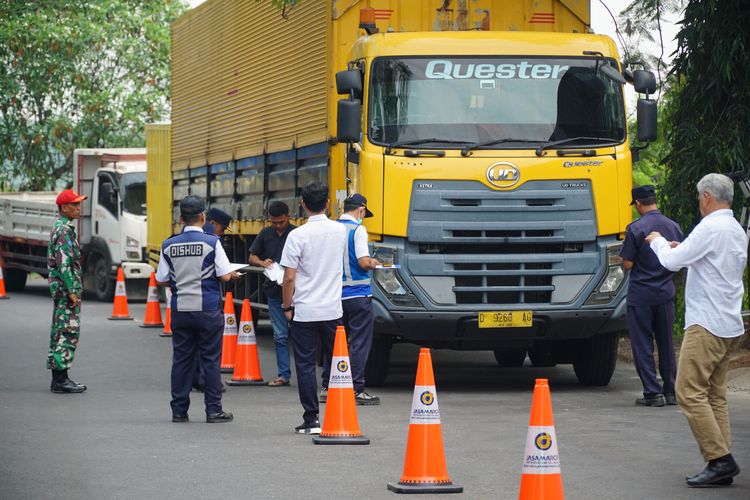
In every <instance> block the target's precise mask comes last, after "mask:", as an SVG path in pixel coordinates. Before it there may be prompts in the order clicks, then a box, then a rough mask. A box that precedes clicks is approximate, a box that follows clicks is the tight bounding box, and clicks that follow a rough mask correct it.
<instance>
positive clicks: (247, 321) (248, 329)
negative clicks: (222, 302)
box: [227, 299, 266, 385]
mask: <svg viewBox="0 0 750 500" xmlns="http://www.w3.org/2000/svg"><path fill="white" fill-rule="evenodd" d="M227 384H229V385H266V383H265V382H264V381H263V375H261V374H260V361H259V360H258V345H257V343H256V341H255V327H254V326H253V313H252V311H250V301H249V300H248V299H245V300H243V301H242V312H240V332H239V336H238V337H237V350H236V353H235V356H234V375H232V379H231V380H227Z"/></svg>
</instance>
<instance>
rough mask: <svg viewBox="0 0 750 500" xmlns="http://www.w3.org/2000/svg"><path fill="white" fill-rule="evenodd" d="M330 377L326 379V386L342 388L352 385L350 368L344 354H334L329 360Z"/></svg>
mask: <svg viewBox="0 0 750 500" xmlns="http://www.w3.org/2000/svg"><path fill="white" fill-rule="evenodd" d="M331 366H332V368H333V369H332V370H331V378H330V380H329V381H328V388H329V389H330V388H332V387H334V388H338V389H344V388H347V387H354V385H353V384H352V369H351V367H350V366H349V360H348V359H347V358H345V357H344V356H334V357H333V360H332V361H331Z"/></svg>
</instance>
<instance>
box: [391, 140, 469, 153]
mask: <svg viewBox="0 0 750 500" xmlns="http://www.w3.org/2000/svg"><path fill="white" fill-rule="evenodd" d="M428 142H442V143H445V144H466V143H467V142H469V141H456V140H453V139H436V138H433V139H412V140H409V141H396V142H392V143H391V144H388V145H387V146H386V147H385V154H387V155H389V154H391V151H392V150H393V148H402V147H404V146H417V145H419V144H427V143H428Z"/></svg>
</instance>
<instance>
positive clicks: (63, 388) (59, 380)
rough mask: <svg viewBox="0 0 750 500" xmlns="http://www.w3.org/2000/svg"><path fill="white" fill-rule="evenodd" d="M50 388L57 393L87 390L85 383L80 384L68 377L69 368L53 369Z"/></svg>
mask: <svg viewBox="0 0 750 500" xmlns="http://www.w3.org/2000/svg"><path fill="white" fill-rule="evenodd" d="M50 390H51V391H52V392H54V393H55V394H75V393H79V392H83V391H85V390H86V386H85V385H78V384H76V383H75V382H73V381H72V380H70V379H69V378H68V370H52V385H51V386H50Z"/></svg>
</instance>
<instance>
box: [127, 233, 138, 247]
mask: <svg viewBox="0 0 750 500" xmlns="http://www.w3.org/2000/svg"><path fill="white" fill-rule="evenodd" d="M125 246H126V247H135V248H138V247H140V244H139V243H138V240H136V239H135V238H133V237H131V236H128V237H127V238H125Z"/></svg>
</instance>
